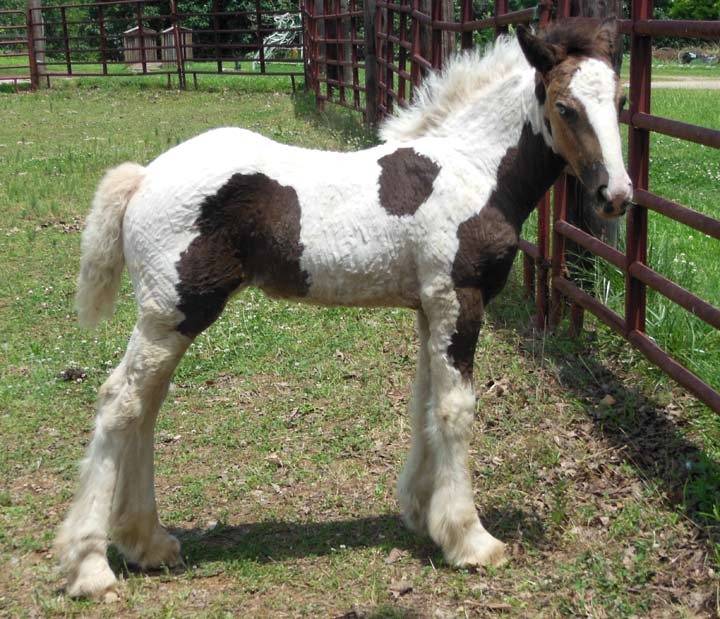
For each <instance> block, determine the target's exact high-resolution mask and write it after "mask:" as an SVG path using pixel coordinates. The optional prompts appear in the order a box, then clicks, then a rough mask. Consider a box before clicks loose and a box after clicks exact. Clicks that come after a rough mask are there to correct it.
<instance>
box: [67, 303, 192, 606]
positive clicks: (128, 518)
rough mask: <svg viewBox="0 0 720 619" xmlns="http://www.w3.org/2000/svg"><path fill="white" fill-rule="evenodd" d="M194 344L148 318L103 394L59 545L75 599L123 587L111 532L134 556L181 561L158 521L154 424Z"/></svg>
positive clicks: (141, 323)
mask: <svg viewBox="0 0 720 619" xmlns="http://www.w3.org/2000/svg"><path fill="white" fill-rule="evenodd" d="M189 343H190V339H189V338H187V337H185V336H182V335H180V334H178V333H176V332H174V331H172V330H171V328H170V327H168V326H167V324H166V323H164V322H156V321H154V320H151V319H148V318H143V317H142V316H141V317H140V318H139V320H138V323H137V324H136V326H135V329H134V330H133V334H132V336H131V338H130V342H129V344H128V349H127V351H126V352H125V356H124V357H123V360H122V361H121V363H120V365H119V366H118V367H117V368H116V369H115V371H114V372H113V373H112V375H111V376H110V378H108V380H107V381H106V382H105V384H104V385H103V386H102V388H101V389H100V394H99V402H98V412H97V417H96V420H95V432H94V434H93V438H92V441H91V443H90V447H89V448H88V453H87V457H86V458H85V460H84V461H83V463H82V467H81V478H80V488H79V490H78V493H77V496H76V498H75V501H74V503H73V505H72V507H71V508H70V512H69V514H68V516H67V517H66V519H65V521H64V522H63V524H62V526H61V527H60V531H59V533H58V537H57V540H56V542H55V547H56V550H57V553H58V556H59V558H60V561H61V565H62V567H63V569H64V571H65V573H66V575H67V578H68V587H67V590H68V593H69V594H70V595H72V596H95V595H102V594H103V593H104V592H105V591H107V590H109V589H112V588H113V586H114V585H115V583H116V578H115V575H114V574H113V572H112V570H111V569H110V566H109V565H108V562H107V556H106V550H107V539H108V534H109V533H110V529H111V527H112V528H114V529H115V530H116V537H119V539H118V541H119V543H120V545H121V547H123V548H125V549H130V551H131V555H134V556H131V558H140V560H141V562H142V558H143V557H149V558H151V559H152V560H153V561H156V562H158V563H160V562H166V561H169V562H172V561H175V560H177V559H178V558H179V548H178V543H177V541H176V540H174V538H171V537H170V536H169V535H168V534H167V533H166V532H165V531H164V530H162V529H161V527H160V525H159V523H158V521H157V513H156V511H155V498H154V493H153V490H152V475H153V474H152V427H153V424H154V421H155V417H156V415H157V410H158V408H159V406H160V404H161V403H162V400H163V398H164V397H165V394H166V392H167V387H168V384H169V382H170V377H171V376H172V373H173V371H174V369H175V367H176V365H177V363H178V361H179V360H180V358H181V357H182V355H183V353H184V352H185V350H186V349H187V347H188V345H189ZM113 521H114V522H113ZM129 540H131V541H129ZM145 563H146V564H147V563H148V561H147V559H146V561H145Z"/></svg>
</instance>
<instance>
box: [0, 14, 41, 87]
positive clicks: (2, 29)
mask: <svg viewBox="0 0 720 619" xmlns="http://www.w3.org/2000/svg"><path fill="white" fill-rule="evenodd" d="M31 34H32V25H31V24H29V23H28V14H27V13H26V12H25V11H12V10H0V84H1V83H11V84H13V86H14V87H15V90H16V91H17V90H18V83H22V82H30V81H31V79H32V73H33V70H32V67H33V60H34V59H33V51H34V50H33V46H32V45H31V44H30V37H31Z"/></svg>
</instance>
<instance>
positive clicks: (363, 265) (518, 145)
mask: <svg viewBox="0 0 720 619" xmlns="http://www.w3.org/2000/svg"><path fill="white" fill-rule="evenodd" d="M614 39H615V30H614V24H611V23H605V22H604V23H598V22H596V21H584V20H575V21H572V22H568V23H564V24H561V25H559V26H556V27H554V28H553V29H551V30H549V31H547V32H546V33H545V34H543V35H542V36H535V35H533V34H531V33H530V32H529V31H528V30H526V29H523V28H520V29H519V30H518V38H517V39H502V40H500V41H499V42H497V43H496V44H495V46H494V47H493V48H492V49H491V50H490V51H489V52H488V53H487V54H486V55H485V56H484V57H482V56H480V55H476V54H470V55H466V56H463V57H460V58H458V59H457V60H455V62H454V63H452V64H451V65H450V66H449V68H448V69H447V70H446V71H445V72H444V73H443V74H440V75H434V76H431V77H430V78H429V79H428V80H427V82H426V83H425V85H424V86H423V88H422V89H421V90H420V91H419V92H418V93H417V97H416V103H415V105H414V106H413V107H411V108H409V109H408V110H406V111H403V112H401V113H400V116H399V117H398V118H395V119H393V120H390V121H388V123H387V124H386V125H385V127H384V128H383V130H382V137H383V139H384V143H382V144H381V145H379V146H377V147H374V148H370V149H367V150H364V151H360V152H354V153H346V154H341V153H332V152H320V151H312V150H303V149H300V148H295V147H291V146H285V145H281V144H277V143H275V142H272V141H271V140H268V139H266V138H264V137H261V136H259V135H256V134H254V133H251V132H249V131H244V130H242V129H232V128H225V129H217V130H214V131H209V132H207V133H205V134H203V135H200V136H198V137H196V138H193V139H191V140H189V141H187V142H185V143H183V144H180V145H179V146H177V147H175V148H173V149H171V150H169V151H168V152H166V153H165V154H163V155H161V156H160V157H158V158H157V159H156V160H155V161H153V162H152V163H150V164H149V165H148V166H147V167H141V166H139V165H136V164H131V163H126V164H123V165H121V166H120V167H118V168H115V169H114V170H111V171H110V172H108V173H107V175H106V176H105V178H104V179H103V181H102V182H101V184H100V186H99V188H98V190H97V193H96V195H95V199H94V203H93V207H92V210H91V212H90V215H89V217H88V220H87V226H86V228H85V231H84V233H83V240H82V263H81V270H80V276H79V291H78V310H79V316H80V320H81V322H82V323H84V324H89V325H92V324H95V323H97V322H98V321H99V320H100V319H101V318H103V317H106V316H109V315H110V314H111V313H112V310H113V305H114V301H115V297H116V294H117V290H118V286H119V282H120V275H121V271H122V268H123V265H127V268H128V271H129V273H130V277H131V279H132V284H133V287H134V290H135V297H136V301H137V306H138V317H137V323H136V325H135V328H134V330H133V333H132V335H131V337H130V342H129V345H128V348H127V351H126V353H125V356H124V358H123V360H122V361H121V363H120V365H119V366H118V367H117V368H116V369H115V370H114V372H113V373H112V375H111V376H110V377H109V378H108V380H107V381H106V382H105V384H104V385H103V386H102V388H101V389H100V394H99V403H98V412H97V418H96V422H95V432H94V435H93V438H92V442H91V444H90V447H89V449H88V454H87V457H86V459H85V461H84V462H83V463H82V467H81V471H82V472H81V479H80V488H79V490H78V493H77V496H76V498H75V501H74V503H73V505H72V507H71V509H70V512H69V514H68V516H67V518H66V520H65V522H64V523H63V524H62V526H61V528H60V531H59V534H58V537H57V540H56V548H57V552H58V555H59V557H60V560H61V563H62V566H63V568H64V570H65V573H66V575H67V578H68V587H67V591H68V592H69V594H70V595H73V596H94V595H102V594H103V593H104V592H106V591H108V590H109V589H112V588H113V587H114V586H115V585H116V578H115V575H114V574H113V572H112V570H111V569H110V567H109V565H108V562H107V558H106V550H107V544H108V540H112V542H113V543H114V544H115V545H116V546H117V547H118V548H119V549H120V551H121V552H122V553H123V554H124V555H125V557H126V558H127V560H128V561H129V562H132V563H135V564H137V565H138V566H140V567H141V568H151V567H157V566H160V565H162V564H164V565H173V564H177V563H181V562H182V558H181V554H180V544H179V542H178V540H177V539H176V538H175V537H173V536H171V535H170V534H169V533H167V532H166V531H165V529H164V528H163V527H162V526H161V524H160V522H159V520H158V515H157V509H156V505H155V494H154V484H153V429H154V425H155V420H156V417H157V413H158V409H159V408H160V405H161V403H162V401H163V399H164V397H165V395H166V393H167V389H168V385H169V382H170V379H171V376H172V374H173V371H174V369H175V367H176V365H177V364H178V362H179V361H180V358H181V357H182V356H183V353H184V352H185V351H186V350H187V348H188V346H190V344H191V343H192V341H193V340H194V339H195V337H197V336H198V335H199V334H200V333H201V332H202V331H203V330H205V329H206V328H208V327H209V326H210V325H211V324H212V323H213V322H214V321H215V319H216V318H217V317H218V316H219V315H220V313H221V311H222V310H223V307H224V306H225V304H226V302H227V301H228V299H229V298H230V297H231V296H232V295H233V294H235V293H237V292H238V291H240V290H241V289H243V288H245V287H247V286H251V285H253V286H256V287H259V288H261V289H262V290H264V291H265V292H266V293H268V294H270V295H272V296H278V297H284V298H293V299H297V300H300V301H305V302H309V303H317V304H323V305H347V306H353V305H354V306H401V307H407V308H412V309H414V310H416V311H417V325H418V333H419V339H420V353H419V360H418V367H417V376H416V379H415V384H414V388H413V395H412V401H411V405H410V414H411V418H412V445H411V448H410V454H409V457H408V461H407V464H406V465H405V468H404V470H403V472H402V473H401V475H400V478H399V481H398V499H399V502H400V506H401V509H402V514H403V518H404V520H405V522H406V523H407V525H408V526H409V527H410V528H412V529H414V530H416V531H418V532H422V533H427V534H429V535H430V537H431V538H432V539H433V540H434V541H435V542H436V543H438V544H439V545H440V546H441V547H442V550H443V552H444V554H445V557H446V559H447V561H448V562H449V563H450V564H452V565H456V566H476V565H488V564H498V563H501V562H502V561H503V558H504V548H505V547H504V544H503V543H502V542H500V541H499V540H497V539H495V538H494V537H493V536H492V535H490V533H488V532H487V531H486V530H485V529H484V528H483V526H482V524H481V523H480V520H479V518H478V516H477V513H476V511H475V505H474V501H473V492H472V488H471V483H470V474H469V470H468V462H467V460H468V447H469V441H470V434H471V425H472V421H473V414H474V409H475V396H474V392H473V386H472V370H473V356H474V353H475V345H476V341H477V337H478V332H479V329H480V325H481V322H482V318H483V309H484V307H485V305H486V304H487V303H488V302H489V301H490V300H491V299H492V298H493V297H494V296H495V295H496V294H497V293H498V292H499V291H500V290H501V288H502V287H503V285H504V284H505V281H506V279H507V276H508V272H509V270H510V267H511V264H512V262H513V258H514V257H515V254H516V251H517V244H518V238H519V233H520V228H521V226H522V224H523V222H524V221H525V219H526V218H527V217H528V215H529V214H530V212H531V211H532V209H533V208H534V205H535V204H536V202H537V200H538V199H539V198H540V196H541V195H542V194H543V193H544V192H545V191H546V190H547V189H548V188H549V187H550V185H551V184H552V183H553V181H554V180H555V179H556V178H557V176H558V175H559V174H560V172H561V171H562V170H563V169H564V168H566V167H567V168H569V169H570V171H571V172H572V173H573V174H574V175H575V176H577V178H579V179H580V181H581V182H582V183H583V184H584V185H585V187H586V188H587V189H588V190H589V191H590V192H591V193H593V194H595V195H596V196H597V201H598V204H599V208H600V209H601V211H602V212H603V213H604V214H606V215H607V216H617V215H620V214H622V213H623V212H624V210H625V207H626V204H627V203H628V201H629V200H630V198H631V195H632V185H631V183H630V180H629V178H628V176H627V174H626V172H625V168H624V165H623V161H622V154H621V145H620V135H619V130H618V106H619V101H620V88H619V85H618V79H617V77H616V76H615V74H614V72H613V70H612V68H611V66H610V60H609V59H610V55H611V53H612V46H613V43H614Z"/></svg>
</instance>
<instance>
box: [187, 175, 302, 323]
mask: <svg viewBox="0 0 720 619" xmlns="http://www.w3.org/2000/svg"><path fill="white" fill-rule="evenodd" d="M195 225H196V226H197V227H198V229H199V231H200V234H199V236H197V237H196V238H195V239H193V241H192V242H191V243H190V245H189V246H188V248H187V249H186V250H185V251H184V252H183V253H182V254H181V256H180V260H179V261H178V262H177V265H176V267H177V271H178V275H179V277H180V282H179V283H178V284H177V287H176V289H177V293H178V295H179V297H180V300H179V303H178V309H179V310H180V311H181V312H182V313H183V314H185V319H184V320H183V321H182V322H181V323H180V324H179V325H178V327H177V328H178V331H180V332H181V333H183V334H184V335H188V336H190V337H193V336H195V335H197V334H198V333H200V332H201V331H203V330H204V329H206V328H207V327H209V326H210V325H211V324H212V323H213V322H214V321H215V320H216V319H217V317H218V316H219V315H220V313H221V312H222V310H223V308H224V307H225V303H226V302H227V300H228V298H229V297H230V295H231V294H232V293H233V292H234V291H235V290H237V289H238V288H240V287H241V286H243V285H256V286H258V287H259V288H261V289H263V290H264V291H265V292H267V293H268V294H270V295H273V296H280V297H303V296H305V295H307V292H308V289H309V282H308V275H307V273H306V272H304V271H303V270H302V269H301V268H300V256H301V255H302V252H303V246H302V243H300V203H299V202H298V197H297V194H296V192H295V190H294V189H293V188H292V187H285V186H283V185H280V184H279V183H278V182H277V181H275V180H273V179H271V178H269V177H267V176H265V175H264V174H259V173H258V174H235V175H234V176H232V177H230V179H229V180H228V182H227V183H226V184H225V185H224V186H223V187H221V188H220V190H219V191H218V192H217V193H216V194H215V195H213V196H209V197H208V198H206V199H205V200H204V201H203V203H202V204H201V206H200V214H199V215H198V218H197V220H196V222H195Z"/></svg>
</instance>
